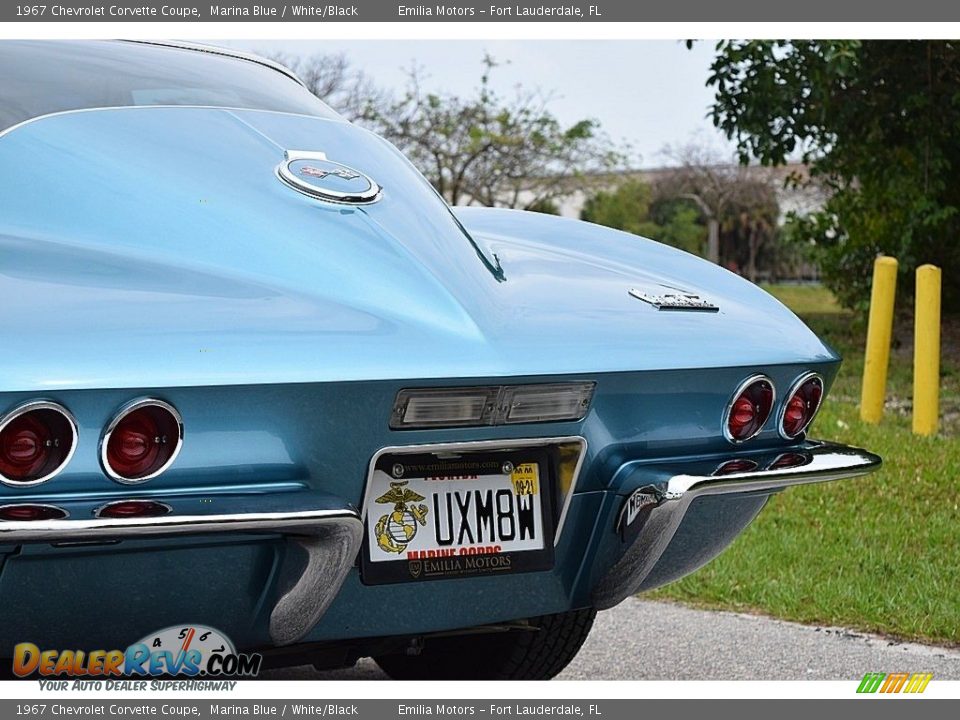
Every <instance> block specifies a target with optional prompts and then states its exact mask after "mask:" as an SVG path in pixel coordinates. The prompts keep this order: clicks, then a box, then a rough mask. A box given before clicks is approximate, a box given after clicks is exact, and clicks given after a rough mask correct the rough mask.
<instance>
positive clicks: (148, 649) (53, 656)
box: [13, 625, 263, 679]
mask: <svg viewBox="0 0 960 720" xmlns="http://www.w3.org/2000/svg"><path fill="white" fill-rule="evenodd" d="M262 662H263V657H262V656H261V655H259V654H256V653H238V652H237V651H236V649H235V648H234V646H233V643H232V642H231V641H230V639H229V638H227V636H226V635H224V634H223V633H221V632H220V631H219V630H215V629H214V628H210V627H205V626H203V625H174V626H171V627H168V628H164V629H163V630H160V631H159V632H156V633H151V634H150V635H147V636H146V637H145V638H143V639H142V640H140V641H139V642H136V643H133V644H132V645H130V646H129V647H127V648H126V649H125V650H90V651H85V650H72V649H71V650H57V649H41V648H40V647H38V646H37V645H35V644H34V643H30V642H22V643H18V644H17V645H15V646H14V648H13V674H14V675H16V676H17V677H22V678H23V677H29V676H31V675H39V676H40V677H41V678H89V679H97V678H108V679H109V678H131V677H161V676H183V677H188V678H195V677H211V676H213V677H216V676H221V677H223V676H228V677H253V676H255V675H256V674H257V673H259V672H260V665H261V663H262Z"/></svg>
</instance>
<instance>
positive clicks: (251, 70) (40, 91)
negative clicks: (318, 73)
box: [0, 41, 339, 130]
mask: <svg viewBox="0 0 960 720" xmlns="http://www.w3.org/2000/svg"><path fill="white" fill-rule="evenodd" d="M133 105H204V106H214V107H231V108H246V109H254V110H275V111H280V112H289V113H298V114H302V115H315V116H317V117H325V118H337V117H339V116H338V115H337V114H336V113H335V112H334V111H333V110H331V109H330V108H329V107H328V106H327V105H325V104H324V103H323V102H321V101H320V100H319V99H318V98H317V97H316V96H314V95H312V94H311V93H310V92H309V91H308V90H307V89H306V88H304V87H303V86H302V85H300V84H299V83H297V82H296V81H294V80H292V79H291V78H289V77H287V76H286V75H285V74H283V73H282V72H279V71H277V70H275V69H273V68H271V67H267V66H265V65H261V64H259V63H256V62H251V61H249V60H243V59H239V58H233V57H225V56H221V55H214V54H211V53H206V52H197V51H196V50H188V49H183V48H173V47H164V46H158V45H147V44H142V43H127V42H119V41H94V42H53V41H0V130H2V129H5V128H9V127H11V126H13V125H16V124H17V123H21V122H23V121H25V120H29V119H31V118H35V117H39V116H41V115H49V114H50V113H55V112H63V111H66V110H82V109H88V108H102V107H127V106H133Z"/></svg>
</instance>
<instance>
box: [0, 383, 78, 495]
mask: <svg viewBox="0 0 960 720" xmlns="http://www.w3.org/2000/svg"><path fill="white" fill-rule="evenodd" d="M76 447H77V423H76V421H75V420H74V419H73V416H72V415H70V413H69V412H67V410H66V409H65V408H63V407H61V406H60V405H57V404H56V403H52V402H46V401H34V402H29V403H25V404H24V405H21V406H19V407H17V408H15V409H13V410H11V411H10V412H9V413H7V414H6V415H5V416H4V417H3V419H2V420H0V482H3V483H5V484H7V485H13V486H16V487H22V486H24V485H38V484H39V483H42V482H44V481H46V480H49V479H50V478H52V477H53V476H54V475H56V474H57V473H58V472H60V471H61V470H62V469H63V468H64V467H65V466H66V464H67V463H68V462H69V461H70V458H71V457H72V456H73V451H74V450H75V449H76Z"/></svg>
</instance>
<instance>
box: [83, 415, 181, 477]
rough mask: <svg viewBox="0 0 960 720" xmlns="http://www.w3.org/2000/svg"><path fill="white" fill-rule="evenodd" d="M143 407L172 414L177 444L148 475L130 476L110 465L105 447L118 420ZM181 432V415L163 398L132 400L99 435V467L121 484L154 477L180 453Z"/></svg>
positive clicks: (167, 466) (171, 463) (161, 472)
mask: <svg viewBox="0 0 960 720" xmlns="http://www.w3.org/2000/svg"><path fill="white" fill-rule="evenodd" d="M145 407H157V408H160V409H161V410H165V411H167V412H169V413H170V414H171V415H172V416H173V419H174V420H175V421H176V425H177V444H176V447H174V449H173V452H172V453H171V454H170V457H169V458H167V460H166V461H165V462H164V463H163V464H162V465H160V467H158V468H157V469H156V470H153V471H152V472H151V473H149V474H148V475H144V476H142V477H136V478H130V477H126V476H124V475H121V474H120V473H118V472H116V471H115V470H114V469H113V468H112V467H111V465H110V461H109V458H108V456H107V447H108V445H109V442H110V437H111V436H112V435H113V432H114V431H115V430H116V428H117V425H119V424H120V421H121V420H123V419H124V418H125V417H126V416H127V415H129V414H130V413H132V412H134V411H136V410H141V409H143V408H145ZM183 434H184V433H183V416H182V415H181V414H180V411H179V410H177V408H175V407H174V406H173V405H171V404H170V403H168V402H166V401H165V400H159V399H157V398H140V399H137V400H132V401H131V402H129V403H127V404H126V405H124V406H123V407H122V408H120V410H119V411H118V412H117V413H116V415H114V416H113V419H112V420H111V421H110V423H109V424H108V425H107V427H106V429H105V430H104V432H103V435H102V436H101V437H100V452H99V455H100V467H101V468H102V469H103V472H104V473H105V474H106V475H107V477H109V478H110V479H111V480H113V481H114V482H118V483H121V484H123V485H139V484H141V483H144V482H146V481H147V480H152V479H154V478H155V477H157V476H159V475H161V474H163V473H164V472H165V471H166V470H167V468H169V467H170V466H171V465H173V463H174V461H176V459H177V456H178V455H180V451H181V450H182V449H183Z"/></svg>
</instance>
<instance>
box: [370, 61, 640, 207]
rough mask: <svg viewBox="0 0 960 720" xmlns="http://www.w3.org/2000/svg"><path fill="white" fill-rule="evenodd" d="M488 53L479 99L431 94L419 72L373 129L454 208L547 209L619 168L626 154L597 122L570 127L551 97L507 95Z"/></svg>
mask: <svg viewBox="0 0 960 720" xmlns="http://www.w3.org/2000/svg"><path fill="white" fill-rule="evenodd" d="M496 67H497V62H496V61H495V60H494V59H493V58H491V57H489V56H487V57H486V58H485V59H484V62H483V72H482V73H481V77H480V86H479V88H478V89H477V91H476V93H475V94H474V95H472V96H466V97H462V96H459V95H454V94H451V93H433V92H427V91H425V90H424V88H423V83H422V77H421V73H420V71H419V70H416V69H414V70H413V71H411V73H410V76H409V81H408V86H407V89H406V92H405V93H404V94H403V95H402V97H400V98H398V99H396V98H395V99H392V100H391V101H389V102H386V103H382V104H380V105H379V107H376V108H375V109H374V112H373V113H372V114H371V115H370V117H369V118H368V121H369V124H371V125H372V127H373V129H374V130H376V131H377V132H379V133H380V134H381V135H383V136H384V137H386V138H387V139H389V140H390V141H391V142H393V143H394V144H395V145H397V147H398V148H399V149H400V150H401V151H403V152H404V153H405V154H406V155H407V157H408V158H410V160H411V162H413V164H414V165H416V166H417V168H419V169H420V171H421V172H423V173H424V174H425V175H426V176H427V178H428V179H429V180H430V182H431V183H432V184H433V186H434V187H435V188H436V189H437V191H438V192H439V193H440V194H441V195H443V196H444V198H446V199H447V201H448V202H450V203H451V204H453V205H456V204H461V203H479V204H482V205H488V206H494V205H496V206H499V207H512V208H518V207H519V208H525V209H526V208H533V207H536V208H543V207H548V205H546V203H548V202H549V201H551V200H553V199H554V198H557V197H560V196H562V195H567V194H569V193H570V192H571V191H572V190H574V189H576V186H577V184H578V182H580V181H582V180H583V178H584V177H585V176H586V175H589V174H593V173H600V172H606V171H609V170H611V169H612V168H614V167H616V166H617V165H618V164H619V163H620V162H621V161H622V160H623V155H622V154H621V153H620V152H618V151H616V150H615V149H614V148H613V146H612V144H611V143H610V141H609V140H608V139H607V138H606V137H605V136H604V135H603V134H602V133H601V132H600V129H599V123H598V122H597V121H596V120H592V119H583V120H579V121H577V122H575V123H573V124H572V125H568V126H565V125H563V124H562V123H561V122H560V121H559V119H557V117H556V116H554V115H553V114H552V113H551V112H550V111H549V110H548V105H549V100H550V97H549V96H548V95H544V94H543V93H541V92H540V91H537V90H532V91H526V90H522V89H519V88H518V89H517V92H516V94H515V96H514V97H512V98H509V99H507V98H503V97H501V96H500V95H499V94H498V93H497V92H496V91H495V90H494V89H493V87H492V85H491V83H490V76H491V73H492V72H493V71H494V69H495V68H496Z"/></svg>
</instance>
